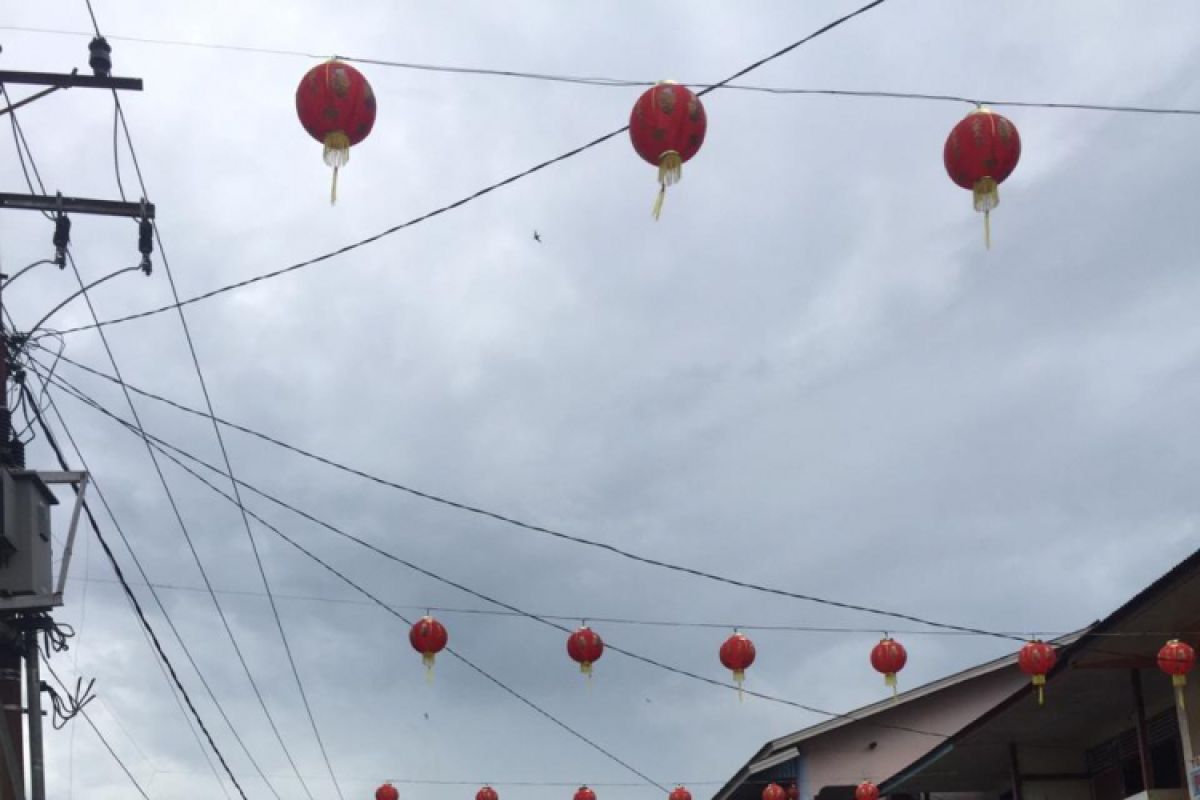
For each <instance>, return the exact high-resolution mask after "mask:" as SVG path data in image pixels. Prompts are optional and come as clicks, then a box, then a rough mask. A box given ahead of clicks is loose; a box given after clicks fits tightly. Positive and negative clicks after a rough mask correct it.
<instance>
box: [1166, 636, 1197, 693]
mask: <svg viewBox="0 0 1200 800" xmlns="http://www.w3.org/2000/svg"><path fill="white" fill-rule="evenodd" d="M1194 666H1196V651H1195V650H1194V649H1192V646H1191V645H1190V644H1187V643H1186V642H1181V641H1179V640H1178V639H1172V640H1171V641H1169V642H1167V643H1166V644H1164V645H1163V646H1162V649H1161V650H1159V651H1158V668H1159V669H1161V670H1162V671H1163V672H1165V673H1167V674H1168V675H1170V676H1171V685H1172V686H1174V687H1175V700H1176V702H1178V703H1179V707H1180V708H1183V707H1184V704H1183V687H1184V686H1186V685H1187V674H1188V673H1189V672H1191V671H1192V668H1193V667H1194Z"/></svg>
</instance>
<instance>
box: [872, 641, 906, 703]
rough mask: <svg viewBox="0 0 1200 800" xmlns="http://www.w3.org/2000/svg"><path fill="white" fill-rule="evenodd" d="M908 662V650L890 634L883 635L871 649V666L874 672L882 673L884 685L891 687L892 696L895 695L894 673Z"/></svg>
mask: <svg viewBox="0 0 1200 800" xmlns="http://www.w3.org/2000/svg"><path fill="white" fill-rule="evenodd" d="M907 663H908V652H907V651H906V650H905V649H904V645H902V644H900V643H899V642H897V641H896V640H895V639H893V638H891V637H890V636H884V637H883V638H882V639H880V640H879V644H877V645H875V647H874V648H872V649H871V666H872V667H874V668H875V671H876V672H879V673H882V674H883V683H884V685H885V686H890V687H892V696H893V697H894V696H895V695H896V673H897V672H899V671H900V670H902V669H904V665H905V664H907Z"/></svg>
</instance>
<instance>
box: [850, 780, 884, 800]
mask: <svg viewBox="0 0 1200 800" xmlns="http://www.w3.org/2000/svg"><path fill="white" fill-rule="evenodd" d="M854 800H879V787H878V786H876V785H875V784H873V783H871V782H870V781H863V782H862V783H860V784H859V785H858V786H857V787H855V789H854Z"/></svg>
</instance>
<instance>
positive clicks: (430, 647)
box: [380, 614, 1196, 800]
mask: <svg viewBox="0 0 1200 800" xmlns="http://www.w3.org/2000/svg"><path fill="white" fill-rule="evenodd" d="M449 639H450V637H449V633H448V632H447V630H446V627H445V626H444V625H442V623H440V622H438V621H437V620H436V619H434V618H433V616H431V615H429V614H426V615H425V616H423V617H421V618H420V619H419V620H417V621H416V622H415V623H413V626H412V629H411V630H410V631H409V633H408V641H409V643H410V644H411V645H412V648H413V650H415V651H417V652H418V653H420V654H421V661H422V663H423V664H424V665H425V668H426V673H427V675H429V676H432V674H433V664H434V660H435V658H436V657H437V654H438V653H440V652H441V651H442V650H443V649H445V647H446V644H447V642H449ZM567 655H568V656H569V657H570V658H571V660H572V661H574V662H575V663H577V664H579V671H580V672H582V673H583V674H584V675H586V676H587V678H588V679H589V680H590V679H591V677H592V670H593V666H594V665H595V663H596V662H597V661H599V660H600V658H601V656H603V655H604V640H603V639H602V638H601V637H600V634H598V633H596V632H595V631H594V630H592V629H591V628H590V627H588V626H587V624H586V623H585V624H583V625H581V626H580V627H578V628H576V629H575V630H574V631H572V632H571V633H570V634H569V635H568V636H567ZM757 655H758V652H757V650H756V649H755V647H754V642H752V641H751V640H750V638H749V637H748V636H746V634H744V633H742V632H741V631H738V630H736V629H735V630H734V632H733V634H732V635H731V636H730V637H729V638H728V639H726V640H725V641H724V642H723V643H722V644H721V647H720V649H719V650H718V652H717V656H718V658H719V660H720V662H721V665H722V666H724V667H725V668H726V669H728V670H729V671H730V672H731V673H732V676H733V682H734V683H735V684H737V688H738V698H739V700H740V699H742V697H743V691H742V687H743V684H744V682H745V679H746V670H748V669H749V668H750V667H751V666H752V665H753V664H754V660H755V658H756V657H757ZM869 660H870V663H871V667H872V668H873V669H874V670H875V671H876V672H878V673H880V674H881V675H883V682H884V685H885V686H888V687H890V688H891V689H892V696H893V697H895V696H896V694H897V692H898V691H899V689H898V680H897V675H898V673H899V672H900V671H901V670H902V669H904V667H905V665H906V664H907V663H908V651H907V650H906V649H905V647H904V645H902V644H901V643H900V642H898V641H896V640H895V639H893V638H892V637H891V636H888V635H886V634H885V635H884V637H883V638H882V639H880V640H879V643H878V644H876V645H875V646H874V647H873V648H871V653H870V659H869ZM1157 661H1158V667H1159V669H1160V670H1161V671H1162V672H1164V673H1166V674H1167V675H1170V676H1171V683H1172V686H1174V688H1175V695H1176V698H1177V701H1178V703H1179V705H1180V707H1182V706H1183V702H1184V700H1183V687H1184V686H1185V685H1186V684H1187V675H1188V673H1189V672H1191V671H1192V669H1193V668H1194V667H1195V666H1196V651H1195V649H1194V648H1193V647H1192V646H1191V645H1189V644H1187V643H1186V642H1183V641H1181V640H1179V639H1172V640H1170V641H1169V642H1167V643H1166V644H1164V645H1163V646H1162V648H1161V649H1160V650H1159V651H1158V658H1157ZM1057 663H1058V652H1057V650H1055V648H1054V646H1053V645H1051V644H1048V643H1046V642H1043V641H1042V640H1041V639H1032V640H1030V641H1028V642H1025V644H1024V645H1022V646H1021V649H1020V650H1019V651H1018V652H1017V666H1018V668H1019V669H1020V670H1021V671H1022V672H1024V673H1025V674H1026V675H1028V676H1030V684H1031V686H1032V688H1033V689H1034V690H1036V693H1037V699H1038V705H1039V706H1040V705H1044V704H1045V701H1046V697H1045V686H1046V676H1047V675H1048V674H1049V673H1050V671H1051V670H1052V669H1054V666H1055V664H1057ZM380 800H388V799H387V798H380ZM391 800H395V798H392V799H391ZM477 800H497V799H496V798H493V797H481V798H478V799H477ZM673 800H683V799H682V798H673ZM765 800H787V799H786V798H765Z"/></svg>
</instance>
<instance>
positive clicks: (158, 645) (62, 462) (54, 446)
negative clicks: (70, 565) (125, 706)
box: [34, 392, 278, 800]
mask: <svg viewBox="0 0 1200 800" xmlns="http://www.w3.org/2000/svg"><path fill="white" fill-rule="evenodd" d="M47 397H50V398H51V407H52V408H54V411H55V414H56V415H58V417H59V422H60V424H62V425H63V430H64V431H65V432H66V433H67V436H68V438H70V439H72V441H74V437H72V436H71V435H70V432H69V431H67V429H66V426H65V422H64V421H63V419H62V415H61V414H59V412H58V409H57V407H56V406H54V405H53V397H52V396H51V395H49V393H48V392H47ZM34 409H35V411H34V413H35V416H36V418H37V422H38V425H39V427H40V428H41V429H42V434H43V435H44V436H45V437H46V442H47V443H48V444H49V445H50V449H51V450H52V451H53V452H54V456H55V458H56V459H57V460H58V464H59V468H60V469H62V470H64V471H65V470H69V469H70V467H69V466H68V464H67V459H66V456H64V455H63V452H62V449H61V448H60V447H59V445H58V441H57V440H56V439H55V438H54V434H53V433H51V431H50V426H49V425H48V424H47V423H46V420H45V418H44V417H43V416H42V414H41V411H40V410H38V409H37V407H36V406H35V407H34ZM77 450H78V448H77ZM81 461H82V459H81ZM84 469H87V466H86V464H85V465H84ZM89 472H90V470H89ZM91 477H92V488H93V490H94V491H96V493H97V496H100V497H101V502H102V503H103V504H104V505H105V507H106V508H108V502H107V501H106V500H103V496H102V495H100V492H99V486H98V485H97V482H96V480H95V476H94V475H93V476H91ZM82 505H83V512H84V516H86V517H87V520H88V525H89V526H90V527H91V529H92V533H93V534H94V535H95V537H96V541H97V542H98V543H99V544H100V547H101V549H102V550H103V551H104V554H105V556H106V557H107V558H108V561H109V564H110V565H111V566H112V569H113V573H114V574H115V575H116V576H117V580H118V581H120V583H121V588H122V589H124V591H125V596H126V597H127V598H128V599H129V602H130V605H131V606H132V608H133V610H134V613H135V614H136V616H137V618H138V621H139V622H140V623H141V626H142V628H143V630H145V632H146V634H147V636H149V638H150V641H151V643H152V644H153V645H154V650H155V652H156V653H157V655H158V658H159V660H160V661H161V662H162V664H163V665H164V666H165V667H166V669H167V671H168V672H169V673H170V676H171V680H172V682H174V684H175V688H176V690H177V691H178V692H179V694H180V696H181V697H182V698H183V700H184V702H185V703H186V704H187V707H188V709H189V710H190V711H191V713H192V716H193V718H194V719H195V720H196V724H197V725H198V726H199V727H200V730H201V731H202V732H203V733H204V737H205V739H207V741H208V745H209V747H210V748H212V751H213V753H214V754H215V755H216V756H217V759H218V760H219V761H220V762H221V766H222V767H223V768H224V770H225V774H226V775H227V776H228V777H229V780H230V782H231V783H232V784H233V786H234V788H236V789H237V792H238V794H239V795H240V796H241V798H242V800H247V797H246V793H245V791H243V790H242V787H241V785H240V784H239V783H238V780H237V778H236V777H235V776H234V774H233V770H231V769H230V767H229V763H228V762H227V761H226V760H225V756H224V754H223V753H222V752H221V748H220V747H218V746H217V743H216V741H215V740H214V739H213V737H212V734H211V733H210V732H209V730H208V726H206V725H205V724H204V719H203V718H202V717H201V716H200V712H199V711H198V710H197V709H196V705H195V703H193V702H192V698H191V695H189V694H188V691H187V689H186V688H185V687H184V685H183V681H181V680H180V678H179V674H178V673H177V672H176V671H175V666H174V664H172V663H171V659H170V657H169V656H167V651H166V650H164V649H163V646H162V642H160V641H159V638H158V634H157V633H155V631H154V627H153V626H152V625H151V624H150V619H149V618H148V617H147V616H146V613H145V611H143V610H142V605H141V603H140V602H139V601H138V599H137V595H136V594H134V592H133V589H132V587H130V585H129V582H128V581H127V580H126V579H125V572H124V570H123V569H122V568H121V564H120V562H118V561H117V557H116V554H115V553H114V552H113V550H112V548H111V547H110V546H109V544H108V540H107V539H105V538H104V534H103V533H101V532H100V526H99V524H98V523H97V522H96V517H95V515H94V514H92V509H91V507H90V505H89V504H88V502H87V501H86V500H85V501H83V503H82ZM111 513H112V512H111V508H109V514H110V516H111ZM114 519H115V518H114ZM119 532H120V535H121V538H122V539H125V544H126V547H128V545H129V542H128V540H127V539H126V538H125V534H124V532H123V531H119ZM130 553H131V554H132V553H133V551H132V550H130ZM134 560H135V563H137V566H138V570H139V571H140V572H141V574H142V578H143V579H145V578H146V573H145V571H144V570H142V567H141V563H140V562H138V561H137V559H136V556H135V559H134ZM151 594H153V596H154V598H155V600H156V601H158V603H159V608H160V610H161V611H162V613H163V618H164V619H166V620H167V624H168V625H169V626H170V628H171V630H172V632H174V633H175V636H176V638H177V639H179V644H180V646H181V647H182V648H183V650H184V652H185V653H186V654H187V657H188V660H189V661H191V663H192V666H193V667H194V668H195V669H196V674H197V675H199V676H200V680H201V682H202V683H203V684H204V687H205V688H206V689H208V692H209V696H210V698H211V699H212V701H213V705H215V706H216V707H217V709H218V710H220V712H221V715H222V716H223V717H225V721H226V723H228V724H229V725H230V729H231V730H233V732H234V736H235V737H236V738H237V740H238V742H239V743H241V737H240V736H238V733H237V730H236V729H235V728H233V725H232V723H229V718H228V717H226V716H225V712H224V710H223V709H221V705H220V703H218V702H217V699H216V696H215V695H214V694H213V693H212V689H211V688H209V686H208V682H207V681H205V680H204V676H203V675H202V674H201V673H200V670H199V667H198V666H197V665H196V662H195V660H194V659H193V658H192V655H191V653H190V652H189V651H188V649H187V647H186V646H185V645H184V644H183V639H182V637H180V636H179V632H178V631H177V630H176V629H175V624H174V623H173V622H171V620H170V617H169V616H168V615H167V613H166V607H165V606H164V605H163V604H162V601H161V600H159V599H158V595H157V593H155V592H154V590H153V589H151ZM51 674H53V672H51ZM85 718H87V717H86V715H85ZM89 722H90V720H89ZM94 727H95V726H94V725H93V728H94ZM97 734H99V731H98V730H97ZM242 747H243V748H245V745H244V744H242ZM246 755H247V756H248V757H249V756H250V754H249V751H248V750H247V751H246ZM250 760H251V762H252V763H254V759H253V758H252V757H251V758H250ZM256 766H257V765H256ZM263 780H264V781H266V777H265V776H264V777H263ZM267 785H268V786H270V783H269V782H268V783H267ZM276 797H278V795H276Z"/></svg>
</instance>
